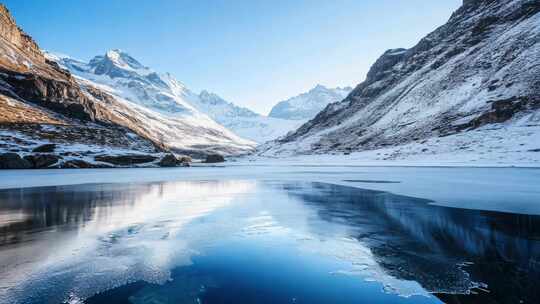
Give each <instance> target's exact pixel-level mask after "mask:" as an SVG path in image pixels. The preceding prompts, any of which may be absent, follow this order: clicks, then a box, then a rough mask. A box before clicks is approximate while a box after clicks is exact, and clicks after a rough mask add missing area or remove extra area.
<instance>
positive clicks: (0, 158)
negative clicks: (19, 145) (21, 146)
mask: <svg viewBox="0 0 540 304" xmlns="http://www.w3.org/2000/svg"><path fill="white" fill-rule="evenodd" d="M31 168H32V164H31V163H30V162H29V161H27V160H26V159H23V158H21V157H20V156H19V154H17V153H4V154H0V169H31Z"/></svg>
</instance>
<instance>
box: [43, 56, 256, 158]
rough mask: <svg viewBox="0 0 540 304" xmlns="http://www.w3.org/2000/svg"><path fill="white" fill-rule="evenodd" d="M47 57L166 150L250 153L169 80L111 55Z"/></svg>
mask: <svg viewBox="0 0 540 304" xmlns="http://www.w3.org/2000/svg"><path fill="white" fill-rule="evenodd" d="M47 57H48V59H49V60H53V61H56V62H58V64H60V65H61V66H62V67H65V68H66V69H68V70H69V71H70V72H71V73H72V74H73V75H75V77H76V79H77V81H78V83H79V84H80V86H81V87H82V88H84V89H85V91H86V92H87V93H88V94H89V95H93V96H94V97H96V96H95V95H96V94H95V91H96V89H97V90H98V91H100V92H105V93H106V94H108V95H109V97H110V98H109V100H114V102H113V101H111V104H113V103H114V104H117V105H122V106H121V109H120V108H118V109H117V111H118V112H124V114H126V115H128V116H129V119H133V120H135V121H136V123H135V124H136V125H137V127H138V130H139V131H140V132H141V133H144V134H145V135H147V136H148V137H151V138H156V139H158V140H159V142H160V143H161V144H162V145H163V146H165V147H167V148H170V149H172V150H175V151H178V152H182V153H190V154H193V153H195V154H197V153H206V152H215V153H221V154H225V155H229V154H238V153H245V152H247V151H249V150H250V149H252V148H253V147H254V142H252V141H249V140H247V139H243V138H241V137H239V136H238V135H236V134H234V133H233V132H231V131H230V130H228V129H227V128H225V127H223V126H222V125H220V124H218V123H217V122H215V121H214V120H213V119H212V118H210V117H209V116H208V115H206V114H205V113H203V112H201V111H199V110H198V109H197V108H196V107H194V106H193V105H194V104H199V96H198V95H197V94H195V93H193V92H191V91H190V90H189V89H188V88H186V87H185V86H184V85H183V84H182V83H180V82H179V81H177V80H176V79H175V78H174V77H173V76H171V75H170V74H158V73H156V72H154V71H153V70H151V69H150V68H148V67H145V66H143V65H142V64H141V63H139V62H138V61H137V60H136V59H134V58H133V57H131V56H130V55H129V54H127V53H126V52H123V51H120V50H111V51H108V52H107V53H106V54H105V55H102V56H96V57H94V58H93V59H92V60H90V61H89V62H84V61H81V60H76V59H73V58H70V57H68V56H63V55H57V54H53V53H47ZM126 111H127V112H129V114H127V113H125V112H126ZM205 151H206V152H205Z"/></svg>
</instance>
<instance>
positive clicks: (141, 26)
mask: <svg viewBox="0 0 540 304" xmlns="http://www.w3.org/2000/svg"><path fill="white" fill-rule="evenodd" d="M3 3H5V4H6V6H7V7H8V8H9V9H10V10H11V12H12V13H13V15H14V16H15V18H16V20H17V22H18V23H19V25H20V26H21V27H22V28H23V29H24V30H25V31H26V32H27V33H29V34H30V35H31V36H32V37H34V39H36V41H37V42H38V43H39V45H40V46H41V47H42V48H43V49H47V50H51V51H56V52H60V53H64V54H67V55H70V56H72V57H75V58H79V59H85V60H87V59H90V58H92V57H93V56H95V55H98V54H103V53H105V51H106V50H108V49H115V48H119V49H122V50H125V51H127V52H128V53H130V54H131V55H132V56H134V57H135V58H137V59H138V60H139V61H141V63H143V64H144V65H147V66H149V67H151V68H153V69H154V70H157V71H159V72H170V73H172V74H173V75H175V76H176V77H177V78H178V79H179V80H180V81H182V82H183V83H184V84H186V85H187V86H188V87H189V88H191V89H192V90H194V91H196V92H198V91H200V90H202V89H207V90H209V91H212V92H215V93H217V94H219V95H221V96H222V97H224V98H226V99H228V100H229V101H232V102H235V103H237V104H239V105H243V106H248V107H249V108H251V109H253V110H256V111H258V112H260V113H263V114H266V113H268V111H269V110H270V108H271V107H272V106H273V105H274V104H275V103H276V102H278V101H280V100H283V99H286V98H288V97H291V96H294V95H297V94H299V93H301V92H304V91H306V90H309V89H310V88H312V87H314V86H315V85H316V84H319V83H320V84H323V85H326V86H355V85H357V84H358V83H360V82H361V81H362V80H363V79H364V78H365V75H366V73H367V71H368V69H369V67H370V66H371V64H372V63H373V62H374V61H375V60H376V59H377V58H378V57H379V56H380V55H381V54H382V53H383V52H384V51H385V50H386V49H389V48H397V47H411V46H413V45H414V44H416V42H418V40H420V39H421V38H422V37H423V36H425V35H426V34H427V33H429V32H431V31H432V30H434V29H435V28H436V27H437V26H440V25H442V24H443V23H444V22H446V21H447V20H448V18H449V17H450V15H451V13H452V12H453V11H454V10H456V9H457V8H458V7H459V6H460V4H461V0H444V1H433V0H364V1H362V0H328V1H317V0H309V1H302V0H266V1H258V0H250V1H240V0H230V1H226V0H208V1H195V0H192V1H180V0H157V1H132V0H93V1H83V0H79V1H77V0H24V1H22V0H4V1H3Z"/></svg>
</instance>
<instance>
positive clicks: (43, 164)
mask: <svg viewBox="0 0 540 304" xmlns="http://www.w3.org/2000/svg"><path fill="white" fill-rule="evenodd" d="M24 159H25V160H27V161H28V162H30V163H31V164H32V167H33V168H35V169H44V168H49V167H51V166H52V165H54V164H56V163H57V162H58V161H59V160H60V159H62V157H60V156H58V155H55V154H31V155H27V156H25V157H24Z"/></svg>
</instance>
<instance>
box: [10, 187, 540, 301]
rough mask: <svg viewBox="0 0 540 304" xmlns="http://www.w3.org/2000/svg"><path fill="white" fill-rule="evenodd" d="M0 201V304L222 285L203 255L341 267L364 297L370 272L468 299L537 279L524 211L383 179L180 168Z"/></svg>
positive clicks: (397, 287) (254, 266)
mask: <svg viewBox="0 0 540 304" xmlns="http://www.w3.org/2000/svg"><path fill="white" fill-rule="evenodd" d="M0 202H1V204H0V215H1V216H0V267H1V268H0V299H3V298H9V299H10V301H11V302H13V303H43V302H44V303H58V302H61V301H63V300H66V299H71V300H72V301H73V302H75V301H76V299H85V298H87V297H90V296H92V295H94V294H96V293H98V292H103V291H106V290H111V289H113V288H115V287H119V286H123V285H125V284H128V283H134V282H139V281H144V282H148V283H155V284H157V285H153V284H150V285H145V286H144V287H143V288H142V289H141V290H139V291H138V292H136V293H133V294H131V299H132V302H134V303H147V302H145V301H147V300H148V301H149V299H158V298H160V297H162V295H163V293H167V292H168V291H171V290H177V291H176V292H175V293H174V294H175V296H176V300H177V301H176V302H174V301H172V302H171V303H173V302H174V303H178V301H180V300H179V299H180V298H182V297H188V298H189V297H191V298H193V297H197V296H199V295H200V294H204V293H205V291H208V290H201V288H202V287H204V286H206V288H213V289H212V290H217V289H216V288H218V286H220V285H223V284H224V285H226V283H224V282H225V281H226V280H225V279H222V280H221V281H220V279H219V278H220V273H218V272H216V273H212V272H211V271H208V269H207V271H206V272H205V271H204V269H205V267H209V266H208V265H214V266H215V267H217V268H220V267H221V268H223V273H226V274H230V273H232V272H235V270H234V269H230V267H236V268H241V270H242V271H246V273H247V274H249V275H247V274H246V275H243V276H238V277H237V281H239V282H242V280H246V281H249V280H248V279H246V278H247V277H249V278H251V279H252V280H254V281H257V280H262V279H264V276H267V275H268V276H274V275H275V276H276V278H279V279H280V280H285V279H286V278H283V277H280V275H279V273H280V272H283V273H287V271H288V272H290V273H289V274H288V278H289V280H293V278H296V279H297V280H299V279H302V278H303V276H312V277H313V279H311V281H309V280H307V282H310V283H311V284H313V285H314V286H317V284H318V285H319V286H320V287H322V286H323V285H324V284H331V282H341V283H340V284H341V285H342V286H348V285H347V284H348V283H347V282H348V281H343V280H347V279H345V278H344V277H347V278H354V280H355V282H356V283H355V284H357V285H351V287H350V290H344V291H343V292H346V291H349V292H350V291H354V290H356V288H358V289H359V290H362V288H365V289H366V290H370V292H371V294H372V296H374V295H373V294H374V291H373V289H369V288H371V287H369V286H372V285H369V284H372V283H365V282H362V280H359V279H358V278H357V277H362V278H363V279H364V280H368V281H375V282H377V284H379V285H378V286H379V288H378V290H380V286H381V284H382V287H383V289H384V290H385V291H386V292H387V293H390V294H397V295H401V296H411V295H424V296H427V297H431V295H430V293H441V292H444V293H450V294H452V293H460V294H468V293H470V291H471V290H474V292H475V293H479V294H480V295H481V296H483V297H484V298H481V299H488V298H489V297H491V298H496V297H499V293H500V292H497V289H499V288H502V286H504V285H505V284H507V283H508V282H509V280H510V281H512V282H517V283H516V285H519V286H515V288H516V289H515V290H514V293H513V294H512V292H508V294H509V295H508V296H507V298H505V299H504V300H505V301H506V302H507V301H510V300H515V299H516V297H518V296H525V297H528V298H532V299H537V298H536V296H537V294H536V292H535V291H534V290H533V289H531V288H530V287H529V286H525V285H524V283H523V282H524V281H526V280H529V281H531V282H533V283H534V282H540V281H537V280H538V273H539V271H538V269H537V268H535V266H530V265H531V262H534V261H537V260H538V257H539V255H540V250H539V249H540V247H539V243H538V241H537V240H538V239H539V238H538V236H539V235H540V233H539V231H538V229H540V228H535V227H539V225H538V224H539V223H540V222H539V219H538V218H537V217H534V216H525V215H510V214H503V213H494V212H482V211H467V210H462V209H452V208H445V207H438V206H433V205H430V204H429V203H430V201H427V200H422V199H415V198H412V197H405V196H398V195H393V194H390V193H386V192H378V191H369V190H360V189H355V188H349V187H343V186H333V185H329V184H323V183H301V182H289V183H280V182H266V183H263V182H255V181H244V180H238V181H219V182H218V181H203V182H194V181H193V182H187V181H183V182H163V183H157V182H156V183H149V184H96V185H79V186H60V187H45V188H28V189H14V190H2V191H0ZM261 248H262V249H261ZM264 255H268V256H269V257H271V258H272V259H273V261H274V262H273V263H272V264H271V266H267V268H265V267H264V265H266V264H265V263H263V262H261V263H260V264H258V263H257V261H261V259H263V260H264ZM242 256H244V258H245V259H246V260H242V259H240V258H241V257H242ZM295 257H297V258H295ZM298 257H299V258H298ZM239 259H240V260H239ZM220 263H221V264H220ZM302 265H303V266H302ZM306 265H307V266H306ZM492 265H496V266H497V267H499V268H500V269H498V270H497V269H493V267H492ZM272 266H275V267H277V268H273V267H272ZM301 266H302V267H304V268H298V267H301ZM227 267H229V268H227ZM259 267H260V268H259ZM280 268H281V269H280ZM289 268H290V269H289ZM518 268H521V270H519V271H518ZM286 269H287V270H286ZM298 269H303V272H305V273H301V274H300V275H298V274H297V273H296V272H295V271H297V270H298ZM488 269H491V270H490V271H488ZM523 269H524V270H523ZM241 270H238V271H239V272H241ZM248 270H249V271H248ZM508 270H511V271H513V273H511V274H510V275H508V277H507V278H506V280H505V278H504V277H503V274H504V275H506V274H507V273H509V272H508ZM321 271H322V272H323V273H324V275H323V274H322V273H321ZM273 272H275V274H274V273H273ZM325 275H326V276H328V275H330V276H331V277H332V281H328V279H327V278H326V276H325ZM351 275H352V276H351ZM512 275H513V276H515V278H514V277H512ZM520 276H521V277H522V278H521V280H519V279H516V278H518V277H520ZM523 276H524V277H523ZM194 278H195V279H194ZM314 278H319V279H318V280H316V279H314ZM334 280H337V281H334ZM340 280H342V281H340ZM261 282H262V281H261ZM291 282H292V281H291ZM476 282H479V283H476ZM292 283H293V284H292V285H294V284H297V282H296V283H294V282H292ZM487 283H488V286H486V285H485V284H487ZM179 284H182V286H183V287H181V288H180V287H179ZM227 284H230V282H229V283H227ZM238 284H240V283H238ZM246 284H247V283H246ZM261 284H262V283H261ZM306 284H307V283H305V284H304V285H306ZM366 284H368V285H366ZM341 285H340V286H341ZM201 286H202V287H201ZM307 286H308V285H306V287H305V288H306V289H307V288H308V287H307ZM366 286H367V287H366ZM236 287H238V286H236ZM179 288H180V289H181V290H183V292H178V290H179ZM231 288H234V286H231ZM336 288H342V287H339V286H336ZM343 288H345V287H343ZM484 288H488V289H490V290H491V293H489V294H488V293H484V292H482V289H484ZM203 289H204V288H203ZM282 289H284V290H287V287H286V286H283V287H282ZM291 292H292V291H291ZM321 292H322V291H321ZM308 293H309V292H306V295H307V294H308ZM311 293H312V294H314V292H313V291H311ZM375 293H377V292H375ZM207 294H208V295H207V296H208V297H211V295H212V293H211V292H209V291H208V292H207ZM150 295H152V296H150ZM171 295H172V293H171ZM480 295H479V296H480ZM272 296H276V297H277V295H275V294H274V295H272ZM272 296H270V295H268V297H269V298H272ZM324 296H325V295H324V294H320V298H321V299H323V298H324ZM365 296H366V297H367V294H366V295H365ZM437 296H438V297H440V298H443V299H449V298H451V297H453V296H451V295H446V296H444V295H441V294H438V295H437ZM471 296H473V295H471ZM445 297H446V298H445ZM456 297H457V296H456ZM413 298H414V299H413V300H414V301H415V302H424V301H427V299H428V298H426V297H413ZM44 299H47V300H44ZM276 299H278V300H279V299H280V298H279V297H277V298H276ZM351 299H352V298H351ZM389 299H393V301H394V302H396V303H397V302H399V301H402V300H399V299H400V297H397V299H396V298H389ZM401 299H403V301H405V300H404V299H405V298H401ZM422 299H423V300H422ZM452 299H453V298H452ZM456 299H460V298H459V297H458V298H456ZM386 300H388V299H386ZM386 300H385V301H386ZM430 301H435V299H434V298H431V300H430ZM505 301H502V302H505ZM0 302H2V301H0ZM163 303H166V302H163Z"/></svg>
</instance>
